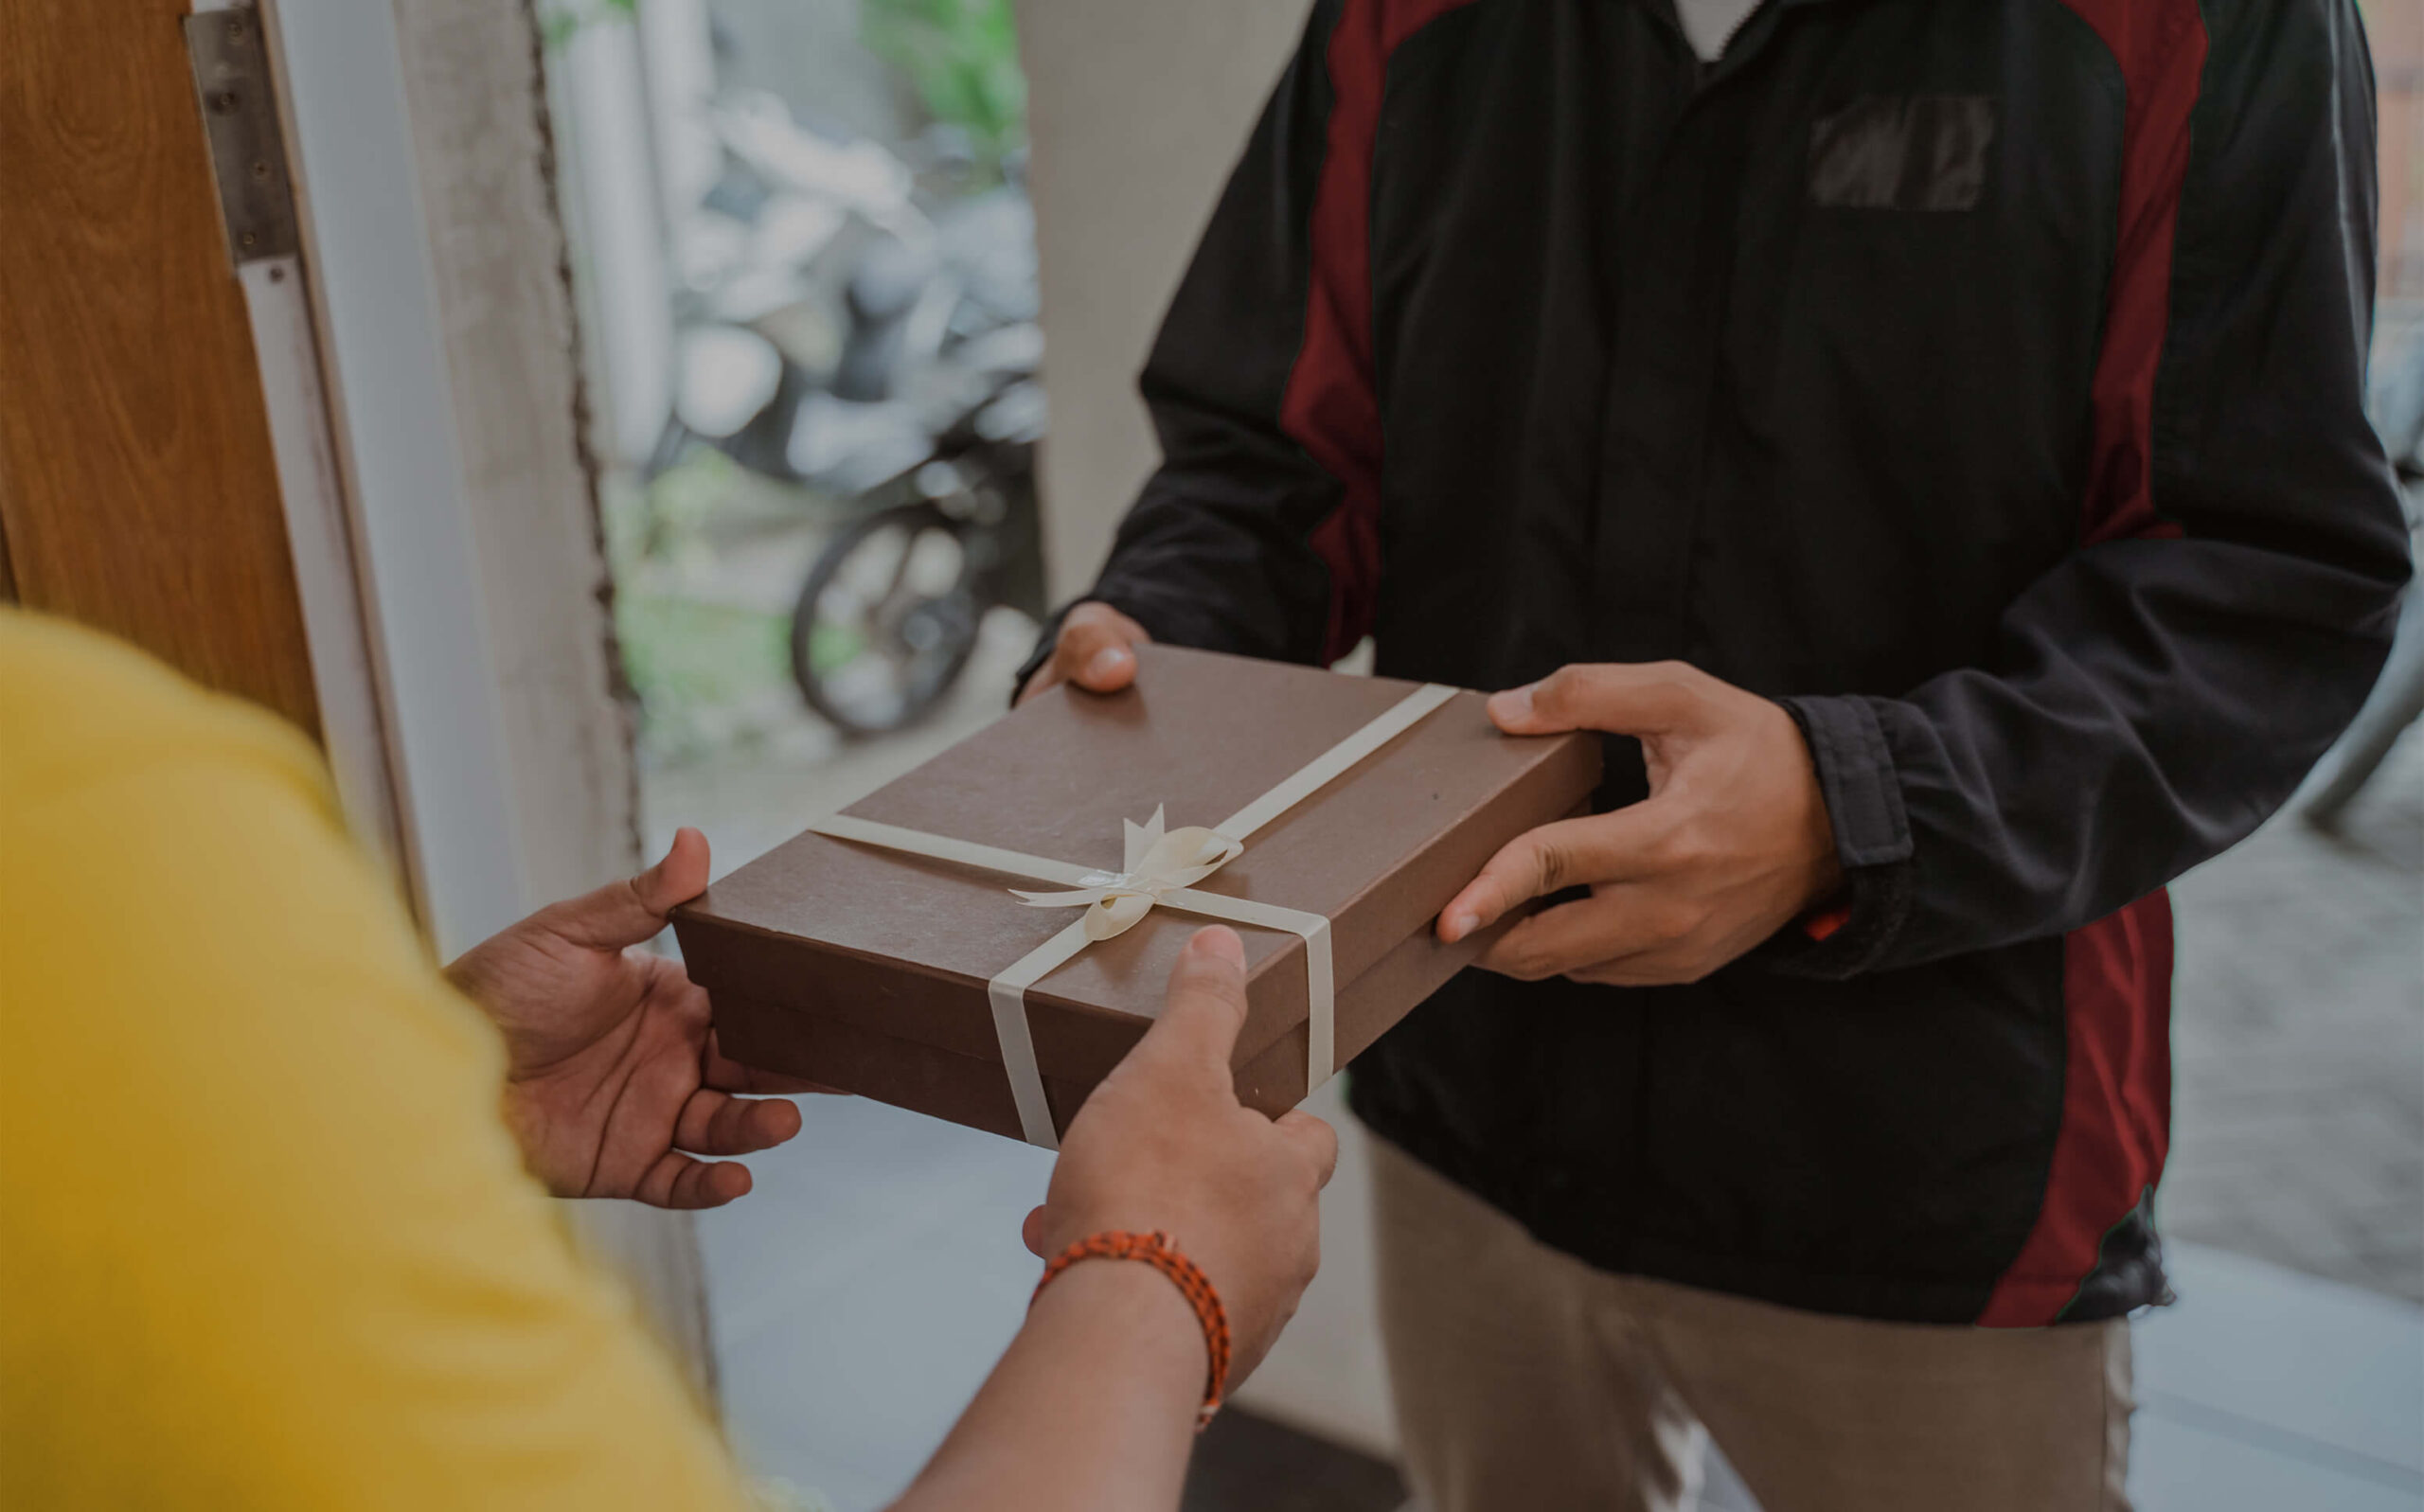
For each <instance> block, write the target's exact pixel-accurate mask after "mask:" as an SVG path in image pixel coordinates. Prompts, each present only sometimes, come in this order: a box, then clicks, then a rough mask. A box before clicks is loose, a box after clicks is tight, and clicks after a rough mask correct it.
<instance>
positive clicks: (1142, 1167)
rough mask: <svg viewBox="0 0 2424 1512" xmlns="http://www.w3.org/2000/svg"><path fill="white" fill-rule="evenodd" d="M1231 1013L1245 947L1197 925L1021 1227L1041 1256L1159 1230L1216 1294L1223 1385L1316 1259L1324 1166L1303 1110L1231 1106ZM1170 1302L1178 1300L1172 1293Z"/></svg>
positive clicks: (1239, 1007) (1252, 1356)
mask: <svg viewBox="0 0 2424 1512" xmlns="http://www.w3.org/2000/svg"><path fill="white" fill-rule="evenodd" d="M1245 1022H1246V974H1245V947H1244V946H1243V945H1241V944H1240V943H1239V940H1238V936H1237V934H1236V932H1235V931H1232V930H1227V929H1221V928H1213V929H1207V930H1203V931H1200V932H1198V933H1197V934H1196V936H1195V938H1194V939H1192V940H1191V941H1189V942H1188V943H1187V946H1186V949H1185V952H1183V953H1182V954H1181V955H1180V956H1179V962H1178V967H1177V969H1175V970H1173V971H1172V972H1171V973H1170V987H1169V1005H1168V1006H1167V1008H1165V1009H1164V1010H1163V1012H1162V1016H1161V1018H1160V1020H1159V1021H1158V1022H1156V1023H1154V1025H1153V1027H1152V1028H1151V1029H1150V1030H1149V1031H1148V1032H1147V1033H1146V1035H1145V1038H1144V1039H1143V1040H1142V1041H1138V1043H1137V1045H1136V1048H1135V1049H1134V1050H1132V1051H1131V1052H1129V1055H1128V1058H1127V1059H1125V1060H1123V1061H1121V1062H1120V1063H1119V1065H1118V1066H1117V1067H1116V1068H1115V1069H1114V1071H1113V1072H1112V1074H1111V1075H1110V1076H1106V1077H1104V1078H1103V1080H1102V1082H1101V1084H1100V1085H1099V1086H1097V1087H1096V1088H1095V1090H1094V1093H1093V1094H1092V1095H1091V1096H1089V1097H1088V1098H1087V1099H1086V1105H1085V1107H1084V1108H1082V1109H1080V1110H1078V1116H1077V1119H1076V1120H1075V1121H1074V1122H1073V1123H1072V1124H1071V1125H1070V1127H1069V1137H1068V1138H1067V1139H1066V1140H1065V1141H1063V1142H1062V1144H1061V1147H1060V1164H1059V1165H1055V1166H1054V1167H1053V1169H1052V1185H1051V1187H1050V1189H1049V1190H1048V1191H1047V1192H1046V1194H1045V1196H1044V1201H1043V1206H1042V1207H1039V1208H1037V1209H1036V1210H1035V1211H1034V1212H1032V1213H1030V1214H1028V1215H1027V1219H1026V1236H1025V1237H1026V1244H1027V1248H1028V1249H1030V1250H1033V1251H1034V1252H1035V1253H1036V1254H1039V1255H1043V1256H1045V1257H1049V1256H1052V1255H1055V1254H1060V1252H1061V1251H1062V1250H1064V1249H1066V1248H1068V1247H1069V1246H1070V1245H1071V1244H1074V1243H1076V1242H1077V1241H1078V1240H1079V1239H1082V1238H1085V1237H1087V1236H1091V1235H1095V1234H1099V1233H1102V1232H1103V1231H1105V1230H1107V1229H1124V1230H1130V1231H1134V1232H1140V1233H1142V1232H1150V1231H1151V1230H1154V1229H1160V1230H1163V1231H1165V1232H1166V1233H1167V1234H1168V1235H1169V1236H1170V1241H1171V1242H1172V1243H1173V1244H1175V1245H1176V1246H1177V1247H1178V1248H1179V1249H1180V1250H1181V1251H1182V1252H1184V1253H1185V1254H1186V1255H1187V1257H1188V1258H1190V1259H1192V1260H1193V1261H1194V1262H1195V1263H1196V1264H1197V1265H1198V1266H1199V1267H1201V1268H1202V1269H1203V1273H1204V1274H1205V1275H1206V1276H1207V1277H1209V1278H1210V1280H1211V1282H1212V1286H1213V1289H1214V1290H1217V1291H1219V1292H1220V1294H1221V1307H1223V1308H1224V1309H1225V1310H1226V1311H1227V1313H1228V1318H1229V1332H1230V1338H1231V1348H1232V1354H1231V1357H1230V1365H1229V1383H1230V1384H1231V1385H1235V1384H1236V1383H1238V1382H1239V1381H1241V1380H1243V1379H1246V1377H1247V1375H1248V1374H1250V1373H1251V1372H1252V1371H1253V1369H1254V1367H1255V1366H1256V1365H1257V1363H1259V1362H1260V1361H1261V1360H1262V1357H1263V1355H1264V1354H1265V1353H1266V1352H1268V1351H1269V1350H1270V1348H1271V1344H1272V1341H1273V1340H1274V1339H1276V1338H1278V1337H1279V1330H1280V1329H1281V1328H1282V1327H1284V1326H1286V1325H1287V1322H1288V1320H1289V1319H1290V1318H1291V1317H1292V1316H1293V1315H1294V1314H1295V1311H1296V1300H1297V1298H1299V1297H1301V1296H1303V1295H1304V1291H1305V1286H1306V1284H1307V1283H1308V1282H1310V1281H1311V1280H1312V1278H1313V1272H1314V1270H1315V1268H1316V1267H1318V1266H1319V1265H1320V1264H1321V1204H1320V1196H1321V1189H1322V1188H1323V1187H1324V1186H1326V1185H1328V1183H1329V1177H1330V1171H1331V1169H1332V1168H1333V1167H1335V1166H1336V1165H1337V1164H1338V1136H1337V1135H1336V1134H1334V1133H1332V1132H1331V1131H1330V1127H1329V1126H1328V1124H1325V1123H1323V1122H1322V1121H1321V1120H1320V1119H1318V1118H1315V1117H1314V1116H1312V1115H1311V1114H1310V1113H1305V1112H1292V1113H1289V1114H1287V1115H1285V1116H1283V1117H1281V1118H1280V1119H1279V1120H1278V1121H1276V1122H1274V1121H1273V1120H1271V1119H1269V1118H1265V1117H1264V1116H1263V1115H1262V1114H1260V1113H1258V1112H1254V1111H1253V1110H1252V1109H1249V1108H1244V1107H1240V1106H1239V1103H1238V1096H1237V1092H1236V1089H1235V1083H1234V1082H1233V1081H1232V1079H1231V1076H1230V1072H1229V1053H1230V1051H1231V1050H1232V1049H1233V1048H1234V1047H1235V1046H1236V1044H1237V1040H1238V1030H1239V1026H1241V1025H1242V1024H1244V1023H1245ZM1121 1263H1128V1262H1116V1261H1109V1260H1097V1261H1088V1262H1087V1264H1089V1265H1111V1264H1121ZM1170 1300H1171V1303H1172V1305H1173V1306H1174V1307H1178V1308H1180V1309H1182V1310H1184V1309H1185V1306H1186V1304H1185V1300H1184V1299H1183V1298H1181V1297H1180V1296H1179V1294H1178V1291H1177V1290H1176V1289H1175V1288H1172V1289H1170ZM1188 1326H1190V1327H1192V1326H1193V1323H1192V1320H1191V1319H1190V1320H1189V1322H1188Z"/></svg>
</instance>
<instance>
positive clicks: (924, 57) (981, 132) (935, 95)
mask: <svg viewBox="0 0 2424 1512" xmlns="http://www.w3.org/2000/svg"><path fill="white" fill-rule="evenodd" d="M859 28H860V35H861V37H862V39H863V40H864V42H865V43H866V45H867V50H868V51H870V52H872V53H874V54H875V55H876V56H877V57H879V58H881V59H882V60H883V61H884V62H888V63H890V64H891V65H892V66H893V67H895V68H898V69H900V72H901V74H902V75H903V76H904V77H906V78H907V79H908V80H909V83H910V86H911V87H912V88H914V89H915V90H917V92H918V98H919V99H920V100H922V101H923V102H924V103H925V107H926V111H927V113H928V114H929V115H931V116H934V118H935V119H936V120H938V121H942V122H945V123H947V124H949V125H953V126H956V127H959V128H960V129H961V130H963V131H965V132H967V133H968V134H969V136H970V138H971V141H972V142H973V144H974V146H975V149H976V152H977V155H978V156H979V157H980V158H981V159H982V160H983V161H984V162H985V163H987V164H988V165H992V164H997V163H999V162H1000V161H1001V158H1002V155H1003V154H1004V153H1005V152H1007V151H1009V150H1010V149H1012V148H1014V147H1016V146H1018V145H1019V143H1020V142H1021V141H1022V140H1024V139H1025V133H1026V76H1025V74H1023V73H1021V72H1020V71H1019V42H1018V28H1017V25H1016V23H1015V22H1013V20H1012V19H1011V16H1010V0H863V6H862V9H861V10H860V15H859Z"/></svg>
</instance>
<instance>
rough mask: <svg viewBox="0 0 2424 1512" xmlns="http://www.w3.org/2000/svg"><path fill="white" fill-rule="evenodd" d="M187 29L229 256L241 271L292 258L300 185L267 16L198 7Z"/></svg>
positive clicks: (246, 10) (187, 21)
mask: <svg viewBox="0 0 2424 1512" xmlns="http://www.w3.org/2000/svg"><path fill="white" fill-rule="evenodd" d="M185 31H186V56H187V58H188V59H190V60H191V62H192V63H193V87H194V94H195V97H196V98H198V99H200V100H201V102H202V129H203V133H204V134H205V136H206V137H207V138H208V140H209V143H210V170H211V173H212V175H213V176H214V177H216V178H217V179H218V181H219V210H220V216H221V219H222V220H223V221H224V222H225V223H226V227H227V255H228V256H229V257H231V258H235V260H236V265H237V266H238V267H240V268H241V267H242V266H243V265H244V264H246V263H248V262H258V261H259V260H260V259H262V258H283V257H288V256H291V255H292V254H293V253H294V251H295V250H296V246H297V240H298V238H297V235H296V231H295V224H294V183H293V181H292V180H291V179H290V178H289V177H288V174H287V167H286V137H285V133H283V132H281V131H280V130H279V129H278V124H277V97H276V95H275V94H273V93H271V90H270V78H269V45H268V39H267V38H265V37H264V36H263V35H262V31H261V18H260V14H259V12H258V11H257V10H254V9H252V8H250V7H241V8H238V9H228V10H202V11H196V12H195V13H193V14H192V15H189V16H187V17H186V18H185Z"/></svg>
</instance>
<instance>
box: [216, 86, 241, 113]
mask: <svg viewBox="0 0 2424 1512" xmlns="http://www.w3.org/2000/svg"><path fill="white" fill-rule="evenodd" d="M242 103H243V101H242V100H241V98H238V97H237V94H236V92H235V91H234V90H232V89H223V90H221V91H220V92H219V93H218V94H216V95H213V96H211V97H210V108H211V109H212V110H215V111H217V112H218V113H219V114H220V115H222V116H233V115H235V114H236V107H238V106H239V105H241V104H242Z"/></svg>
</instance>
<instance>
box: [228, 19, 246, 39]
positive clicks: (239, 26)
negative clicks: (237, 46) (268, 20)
mask: <svg viewBox="0 0 2424 1512" xmlns="http://www.w3.org/2000/svg"><path fill="white" fill-rule="evenodd" d="M227 40H228V41H229V42H241V41H243V40H244V18H243V17H241V16H230V17H228V18H227Z"/></svg>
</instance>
